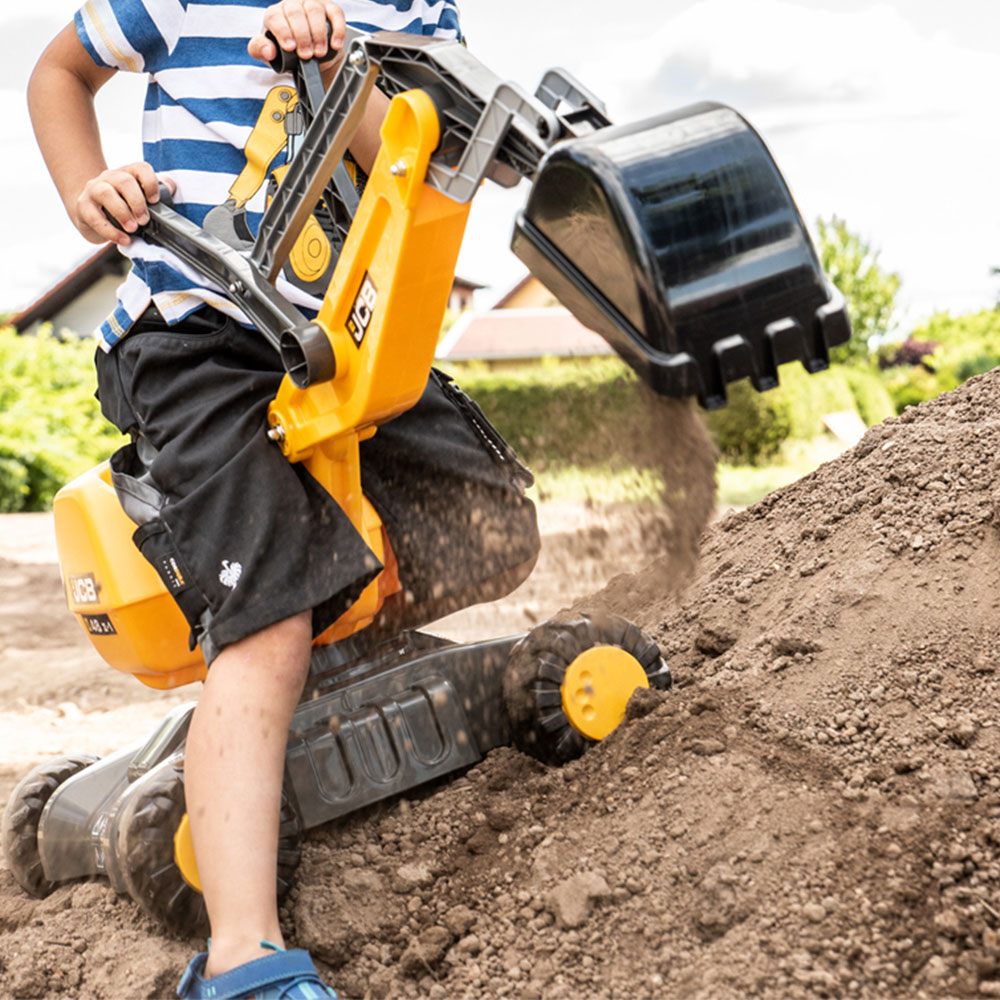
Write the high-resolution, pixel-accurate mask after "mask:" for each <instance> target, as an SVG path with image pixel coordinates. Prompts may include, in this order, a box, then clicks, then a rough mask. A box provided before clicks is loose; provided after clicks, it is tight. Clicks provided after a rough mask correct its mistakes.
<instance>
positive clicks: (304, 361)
mask: <svg viewBox="0 0 1000 1000" xmlns="http://www.w3.org/2000/svg"><path fill="white" fill-rule="evenodd" d="M148 210H149V221H148V222H147V223H146V224H145V225H144V226H141V227H140V228H139V230H138V231H137V232H136V233H134V234H131V235H134V236H140V237H142V238H143V239H145V240H147V241H148V242H150V243H154V244H156V245H157V246H161V247H164V248H165V249H167V250H170V251H171V252H172V253H174V254H175V255H176V256H177V257H179V258H180V259H181V260H183V261H184V262H185V263H186V264H189V265H190V266H191V267H193V268H194V269H195V270H196V271H197V272H198V273H199V274H200V275H202V276H203V277H206V278H208V279H210V280H211V281H213V282H215V283H216V284H217V285H219V286H221V287H222V288H223V289H225V290H226V294H227V296H228V298H229V299H230V300H231V301H232V302H233V303H234V304H235V305H237V306H239V308H240V309H241V310H242V311H243V312H244V313H245V314H246V315H247V317H248V318H249V319H250V321H251V322H252V323H253V325H254V326H255V327H256V328H257V329H258V330H259V331H260V333H261V334H263V336H264V337H265V338H266V339H267V341H268V342H269V343H270V344H271V346H272V347H274V349H275V350H276V351H278V353H279V354H280V355H281V362H282V364H283V365H284V368H285V371H286V372H287V373H288V377H289V378H290V379H291V380H292V382H294V383H295V385H297V386H298V387H299V388H300V389H304V388H306V387H307V386H310V385H313V384H314V383H316V382H326V381H329V380H330V379H332V378H333V377H334V375H335V374H336V372H337V365H336V360H335V358H334V354H333V348H332V347H331V346H330V341H329V339H328V338H327V336H326V334H325V333H324V332H323V330H322V329H321V328H320V327H319V326H317V325H316V324H315V323H311V322H309V320H308V319H306V317H305V316H303V315H302V313H301V312H299V310H298V309H296V308H295V306H293V305H292V304H291V303H290V302H289V301H288V300H287V299H286V298H285V297H284V296H282V295H281V294H279V292H278V291H277V290H276V289H275V288H274V287H273V286H272V285H270V284H269V283H268V282H267V281H265V280H264V278H263V277H262V276H261V274H260V273H259V272H258V271H257V269H256V268H255V267H254V266H253V265H252V264H251V262H250V261H248V260H247V259H246V258H245V257H244V256H243V255H242V254H241V253H240V252H239V251H237V250H235V249H233V247H231V246H229V245H228V244H226V243H223V242H222V240H220V239H218V238H217V237H215V236H212V235H211V234H210V233H207V232H205V230H204V229H202V228H201V227H200V226H198V225H195V223H193V222H191V221H190V220H188V219H185V218H184V216H183V215H180V214H179V213H178V212H176V211H175V210H174V208H173V202H172V200H171V196H170V192H169V191H168V190H167V188H166V186H165V185H163V184H161V185H160V201H159V202H158V203H156V204H152V203H151V204H149V206H148ZM105 214H107V213H105ZM108 218H109V219H110V220H111V222H112V223H113V225H114V226H116V227H117V228H119V229H121V228H122V227H121V226H120V225H119V223H118V222H117V220H115V219H113V218H112V217H111V216H110V215H108Z"/></svg>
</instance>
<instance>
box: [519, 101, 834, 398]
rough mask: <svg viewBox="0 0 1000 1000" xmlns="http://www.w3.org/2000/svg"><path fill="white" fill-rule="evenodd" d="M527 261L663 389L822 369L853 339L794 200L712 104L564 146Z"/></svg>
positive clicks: (747, 138) (534, 201) (549, 167)
mask: <svg viewBox="0 0 1000 1000" xmlns="http://www.w3.org/2000/svg"><path fill="white" fill-rule="evenodd" d="M512 249H513V250H514V253H515V254H517V256H518V257H520V258H521V260H522V261H523V262H524V263H525V264H526V265H527V266H528V268H529V269H530V270H531V271H532V273H533V274H534V275H535V276H536V277H537V278H539V280H540V281H542V282H543V284H545V285H546V286H547V287H548V288H549V289H550V290H551V291H552V292H553V293H554V294H555V295H556V296H557V297H558V298H559V300H560V301H561V302H562V303H563V304H564V305H565V306H566V307H567V308H569V309H570V310H571V311H572V312H573V313H574V314H575V315H576V317H577V318H578V319H579V320H580V321H581V322H582V323H584V324H585V325H586V326H588V327H590V328H591V329H593V330H596V331H597V332H598V333H600V334H601V335H602V336H603V337H604V338H605V339H606V340H607V341H608V342H609V343H610V344H611V346H612V347H613V348H614V349H615V350H616V351H617V352H618V353H619V354H620V355H621V356H622V357H623V358H624V359H625V361H626V362H628V364H630V365H631V366H632V368H634V369H635V371H636V372H637V373H638V374H639V375H640V376H641V377H642V378H643V379H644V380H645V381H646V382H647V383H648V384H649V385H650V386H651V387H652V388H653V389H654V390H655V391H656V392H657V393H659V394H660V395H663V396H673V397H686V396H697V397H698V400H699V402H700V403H701V404H702V405H703V406H704V407H706V408H708V409H715V408H717V407H720V406H724V405H725V403H726V384H727V383H728V382H733V381H735V380H737V379H741V378H744V377H749V378H750V381H751V383H752V384H753V386H754V387H755V388H756V389H758V390H764V389H770V388H773V387H774V386H776V385H777V384H778V365H781V364H784V363H785V362H787V361H794V360H799V361H801V362H802V364H803V365H804V366H805V368H806V369H807V370H808V371H810V372H817V371H821V370H823V369H824V368H826V367H827V366H828V364H829V360H830V356H829V349H830V348H831V347H834V346H836V345H837V344H842V343H844V342H845V341H846V340H848V338H849V337H850V335H851V330H850V324H849V322H848V320H847V316H846V312H845V309H844V300H843V297H842V296H841V295H840V293H839V292H838V291H837V290H836V289H835V288H834V287H833V285H832V284H831V283H830V282H829V281H828V280H827V279H826V276H825V275H824V274H823V271H822V268H821V266H820V263H819V259H818V258H817V256H816V251H815V249H814V248H813V245H812V242H811V240H810V238H809V234H808V232H807V230H806V227H805V225H804V224H803V222H802V218H801V216H800V215H799V212H798V209H797V208H796V206H795V202H794V201H793V200H792V196H791V194H790V192H789V190H788V187H787V186H786V184H785V181H784V179H783V178H782V176H781V174H780V172H779V171H778V168H777V166H776V164H775V162H774V160H773V159H772V157H771V154H770V153H769V152H768V150H767V147H766V146H765V145H764V142H763V140H762V139H761V138H760V136H759V135H758V134H757V133H756V132H755V131H754V130H753V128H752V127H751V126H750V125H749V124H748V123H747V122H746V121H745V119H743V118H742V117H741V116H740V115H739V114H737V113H736V112H735V111H733V110H732V109H731V108H728V107H726V106H724V105H721V104H714V103H702V104H695V105H692V106H690V107H687V108H682V109H681V110H679V111H675V112H672V113H670V114H665V115H661V116H659V117H656V118H651V119H647V120H645V121H641V122H637V123H635V124H632V125H626V126H621V127H610V128H605V129H601V130H600V131H597V132H595V133H593V134H592V135H589V136H586V137H584V138H579V139H570V140H567V141H566V142H562V143H559V144H557V145H556V146H555V147H553V149H552V150H551V151H550V152H549V153H548V154H547V155H546V157H545V158H544V159H543V160H542V163H541V164H540V166H539V169H538V173H537V175H536V178H535V182H534V184H533V186H532V188H531V193H530V196H529V198H528V202H527V205H526V206H525V208H524V210H523V211H522V212H520V213H519V214H518V217H517V221H516V224H515V230H514V236H513V240H512Z"/></svg>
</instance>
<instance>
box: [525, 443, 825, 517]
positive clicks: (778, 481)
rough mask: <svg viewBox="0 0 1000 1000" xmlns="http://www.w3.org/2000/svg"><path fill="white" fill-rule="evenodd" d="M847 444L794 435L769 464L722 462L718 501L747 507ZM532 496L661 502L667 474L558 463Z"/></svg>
mask: <svg viewBox="0 0 1000 1000" xmlns="http://www.w3.org/2000/svg"><path fill="white" fill-rule="evenodd" d="M843 450H844V445H843V444H842V443H840V442H838V441H837V440H836V439H834V438H832V437H817V438H814V439H813V440H811V441H790V442H788V443H787V444H786V445H785V446H784V447H783V448H782V450H781V452H780V453H779V454H778V455H777V456H776V457H775V458H774V459H773V460H772V461H771V463H770V464H768V465H762V466H755V465H727V464H726V463H719V465H718V467H717V470H716V478H717V482H718V492H717V501H718V503H719V504H721V505H725V506H731V507H746V506H749V505H750V504H752V503H755V502H756V501H758V500H760V499H761V498H762V497H765V496H767V494H768V493H770V492H771V491H772V490H776V489H778V488H779V487H781V486H787V485H788V484H789V483H791V482H794V481H795V480H796V479H798V478H800V477H801V476H804V475H806V474H807V473H809V472H812V471H813V469H815V468H817V467H818V466H820V465H822V464H823V463H824V462H829V461H831V460H832V459H834V458H836V457H837V456H838V455H840V454H841V453H842V452H843ZM534 471H535V486H534V487H532V489H531V490H530V491H529V495H531V496H532V498H533V499H535V500H539V501H546V500H581V501H590V502H592V503H596V504H612V503H642V502H650V501H652V502H657V501H658V499H659V497H660V493H661V490H662V488H663V478H662V476H660V474H659V473H658V472H656V471H655V470H653V469H629V470H627V471H625V472H621V471H620V470H618V471H615V470H613V469H612V468H611V467H610V466H606V467H603V468H579V467H577V466H559V467H555V466H552V467H548V468H543V469H536V470H534Z"/></svg>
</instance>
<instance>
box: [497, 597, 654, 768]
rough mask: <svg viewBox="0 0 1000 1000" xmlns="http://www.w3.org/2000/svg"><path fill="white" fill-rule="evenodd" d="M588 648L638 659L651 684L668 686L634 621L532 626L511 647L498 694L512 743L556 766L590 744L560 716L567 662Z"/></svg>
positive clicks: (563, 620)
mask: <svg viewBox="0 0 1000 1000" xmlns="http://www.w3.org/2000/svg"><path fill="white" fill-rule="evenodd" d="M594 646H617V647H619V648H620V649H624V650H625V651H626V652H628V653H631V654H632V656H634V657H635V658H636V660H638V661H639V664H640V665H641V666H642V669H643V670H645V672H646V676H647V677H648V678H649V683H650V686H651V687H655V688H660V689H661V690H665V689H666V688H669V687H670V671H669V669H668V668H667V665H666V663H665V662H664V660H663V657H662V656H661V655H660V650H659V647H658V646H657V645H656V643H655V642H654V641H653V640H652V639H651V638H650V637H649V636H648V635H647V634H646V633H645V632H643V631H642V629H640V628H639V627H638V625H633V624H632V622H630V621H628V620H627V619H625V618H621V617H619V616H618V615H611V614H603V615H596V614H587V615H585V614H571V613H566V614H563V615H560V616H557V617H556V618H553V619H551V620H550V621H547V622H543V623H542V624H541V625H537V626H536V627H535V628H533V629H532V630H531V631H530V632H529V633H528V634H527V635H526V636H525V637H524V638H523V639H522V640H521V641H520V642H519V643H518V644H517V645H516V646H515V647H514V648H513V649H512V650H511V654H510V659H509V660H508V663H507V669H506V671H505V673H504V682H503V693H504V703H505V705H506V707H507V713H508V715H509V717H510V721H511V728H512V735H513V738H514V744H515V746H517V747H518V748H520V749H521V750H523V751H524V752H525V753H528V754H531V756H532V757H537V758H538V759H539V760H541V761H544V762H545V763H546V764H556V765H559V764H565V763H567V762H569V761H571V760H575V759H576V758H577V757H580V756H582V755H583V754H584V753H585V752H586V750H587V749H588V747H590V746H592V745H593V743H594V742H595V741H593V740H590V739H588V738H587V737H586V736H584V735H583V734H582V733H581V732H579V731H578V730H577V729H574V728H573V726H572V725H571V724H570V722H569V719H567V718H566V713H565V712H564V711H563V707H562V683H563V678H564V677H565V675H566V670H567V668H568V667H569V665H570V664H571V663H572V662H573V661H574V660H575V659H576V658H577V657H578V656H579V655H580V654H581V653H584V652H586V651H587V650H588V649H591V648H592V647H594Z"/></svg>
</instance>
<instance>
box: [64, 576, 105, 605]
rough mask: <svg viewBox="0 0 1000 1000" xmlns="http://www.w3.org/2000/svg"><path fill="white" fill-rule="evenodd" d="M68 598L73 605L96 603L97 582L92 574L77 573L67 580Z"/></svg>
mask: <svg viewBox="0 0 1000 1000" xmlns="http://www.w3.org/2000/svg"><path fill="white" fill-rule="evenodd" d="M68 583H69V596H70V600H71V601H72V602H73V603H74V604H96V603H97V589H98V588H97V581H96V580H95V579H94V574H93V573H78V574H77V575H75V576H71V577H70V578H69V580H68Z"/></svg>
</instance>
